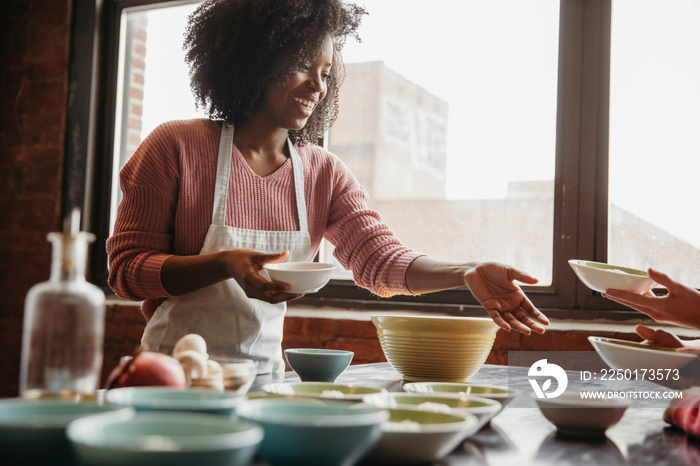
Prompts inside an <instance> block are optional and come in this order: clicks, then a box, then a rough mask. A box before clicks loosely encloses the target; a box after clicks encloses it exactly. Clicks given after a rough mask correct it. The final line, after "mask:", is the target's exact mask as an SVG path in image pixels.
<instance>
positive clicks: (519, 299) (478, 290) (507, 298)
mask: <svg viewBox="0 0 700 466" xmlns="http://www.w3.org/2000/svg"><path fill="white" fill-rule="evenodd" d="M515 280H517V281H519V282H522V283H526V284H528V285H534V284H535V283H537V279H536V278H534V277H531V276H530V275H527V274H525V273H523V272H520V271H519V270H516V269H514V268H512V267H508V266H506V265H503V264H499V263H497V262H485V263H479V264H476V265H475V266H474V267H472V268H470V269H469V270H468V271H467V272H466V273H465V274H464V284H465V285H466V286H467V287H468V288H469V290H470V291H471V292H472V294H473V295H474V297H475V298H476V299H477V300H478V301H479V303H481V305H482V306H484V309H486V312H488V314H489V316H491V318H492V319H493V321H494V322H495V323H496V324H497V325H498V326H500V327H501V328H502V329H503V330H506V331H510V330H516V331H518V332H520V333H523V334H525V335H529V334H530V333H531V332H532V331H535V332H537V333H544V327H543V325H549V319H547V316H545V315H544V314H543V313H542V312H541V311H540V310H539V309H537V308H536V307H535V306H534V305H533V304H532V303H531V302H530V300H529V299H528V297H527V296H525V293H523V290H521V289H520V287H519V286H518V285H517V284H515V283H514V281H515Z"/></svg>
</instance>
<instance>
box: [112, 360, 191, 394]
mask: <svg viewBox="0 0 700 466" xmlns="http://www.w3.org/2000/svg"><path fill="white" fill-rule="evenodd" d="M132 359H133V360H132ZM105 386H106V388H117V387H144V386H169V387H176V388H185V386H186V379H185V370H184V369H183V368H182V365H181V364H180V362H179V361H178V360H177V359H175V358H173V357H171V356H168V355H167V354H163V353H156V352H152V351H144V352H141V353H138V354H137V355H136V356H134V357H132V356H124V357H123V358H121V360H120V361H119V364H118V365H117V367H115V368H114V369H112V372H111V373H110V374H109V377H107V383H106V384H105Z"/></svg>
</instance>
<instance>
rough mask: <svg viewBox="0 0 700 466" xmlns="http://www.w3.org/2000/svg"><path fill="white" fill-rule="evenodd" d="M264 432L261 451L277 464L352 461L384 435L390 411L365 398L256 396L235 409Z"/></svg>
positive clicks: (302, 465) (271, 462) (304, 464)
mask: <svg viewBox="0 0 700 466" xmlns="http://www.w3.org/2000/svg"><path fill="white" fill-rule="evenodd" d="M236 412H237V414H238V416H239V417H241V418H242V419H246V420H248V421H252V422H255V423H257V424H260V425H261V426H262V427H263V429H264V431H265V437H264V438H263V441H262V444H261V446H260V456H261V457H262V458H263V459H264V460H265V462H266V464H269V465H272V466H277V465H284V466H295V465H300V466H308V465H316V464H318V465H333V466H334V465H337V466H341V465H351V464H355V463H356V462H357V461H359V460H360V458H362V457H363V456H364V455H365V454H366V453H367V452H368V451H369V450H370V448H372V446H373V445H374V444H375V443H376V442H377V440H379V438H380V437H381V435H382V431H381V424H382V423H383V422H385V421H386V420H388V419H389V413H388V412H387V411H386V410H383V409H380V408H375V407H371V406H366V405H362V404H361V403H353V404H350V403H343V402H338V401H326V400H320V399H308V398H306V399H304V398H274V397H271V398H258V399H255V400H247V401H245V402H243V403H241V405H240V406H239V407H238V409H237V410H236Z"/></svg>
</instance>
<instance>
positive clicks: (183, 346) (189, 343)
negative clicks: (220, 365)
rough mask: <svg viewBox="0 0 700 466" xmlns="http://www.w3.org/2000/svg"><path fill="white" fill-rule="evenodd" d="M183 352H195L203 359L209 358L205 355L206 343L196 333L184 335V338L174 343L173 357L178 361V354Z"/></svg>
mask: <svg viewBox="0 0 700 466" xmlns="http://www.w3.org/2000/svg"><path fill="white" fill-rule="evenodd" d="M183 351H197V352H198V353H201V354H202V355H204V359H208V358H209V355H208V354H207V342H206V341H204V338H202V337H201V336H200V335H197V334H196V333H190V334H189V335H185V336H184V337H182V338H180V339H179V340H178V342H177V343H175V347H174V348H173V357H174V358H175V359H178V354H180V353H182V352H183Z"/></svg>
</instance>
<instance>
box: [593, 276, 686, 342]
mask: <svg viewBox="0 0 700 466" xmlns="http://www.w3.org/2000/svg"><path fill="white" fill-rule="evenodd" d="M649 277H650V278H651V279H652V280H654V281H655V282H656V283H658V284H659V285H662V286H665V287H666V289H667V290H668V293H667V294H666V295H663V296H656V295H655V294H654V293H653V292H652V291H649V292H648V293H647V294H644V295H642V294H637V293H630V292H627V291H620V290H607V291H606V292H605V293H603V296H604V297H606V298H608V299H611V300H613V301H616V302H618V303H620V304H624V305H625V306H628V307H631V308H632V309H635V310H637V311H639V312H641V313H644V314H646V315H648V316H649V317H651V318H652V319H654V320H655V321H657V322H662V323H670V324H676V325H681V326H683V327H691V328H697V329H700V292H698V290H695V289H693V288H690V287H688V286H685V285H683V284H681V283H678V282H677V281H675V280H672V279H671V278H670V277H669V276H668V275H666V274H664V273H661V272H658V271H656V270H654V269H649Z"/></svg>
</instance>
